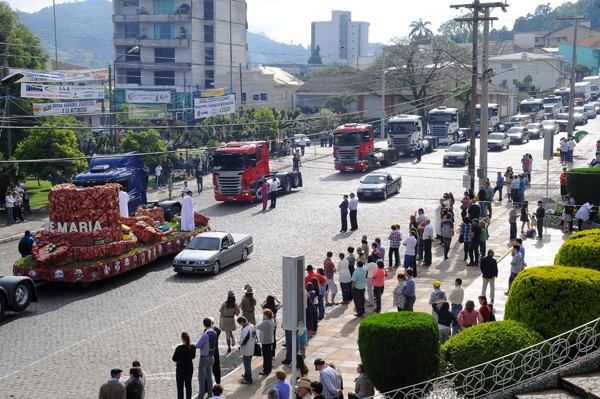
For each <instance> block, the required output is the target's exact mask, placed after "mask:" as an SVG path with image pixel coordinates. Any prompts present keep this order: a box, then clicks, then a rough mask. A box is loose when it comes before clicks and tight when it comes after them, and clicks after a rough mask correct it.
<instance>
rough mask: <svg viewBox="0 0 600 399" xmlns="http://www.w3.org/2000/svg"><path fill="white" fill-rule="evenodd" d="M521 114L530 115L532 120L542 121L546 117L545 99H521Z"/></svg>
mask: <svg viewBox="0 0 600 399" xmlns="http://www.w3.org/2000/svg"><path fill="white" fill-rule="evenodd" d="M519 114H522V115H530V116H531V121H532V122H541V121H542V120H543V119H544V101H543V100H541V99H538V98H529V99H527V100H523V101H521V104H519Z"/></svg>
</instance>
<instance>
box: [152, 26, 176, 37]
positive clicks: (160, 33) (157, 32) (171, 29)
mask: <svg viewBox="0 0 600 399" xmlns="http://www.w3.org/2000/svg"><path fill="white" fill-rule="evenodd" d="M174 36H175V25H173V24H154V38H155V39H173V37H174Z"/></svg>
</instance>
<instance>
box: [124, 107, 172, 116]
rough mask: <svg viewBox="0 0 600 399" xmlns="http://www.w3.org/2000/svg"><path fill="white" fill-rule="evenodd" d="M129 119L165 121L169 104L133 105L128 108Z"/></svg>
mask: <svg viewBox="0 0 600 399" xmlns="http://www.w3.org/2000/svg"><path fill="white" fill-rule="evenodd" d="M127 108H128V110H129V119H164V118H165V115H166V114H167V104H131V105H128V106H127Z"/></svg>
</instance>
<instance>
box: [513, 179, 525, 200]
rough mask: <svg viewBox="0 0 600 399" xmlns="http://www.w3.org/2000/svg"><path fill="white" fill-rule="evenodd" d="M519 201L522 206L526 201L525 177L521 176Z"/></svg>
mask: <svg viewBox="0 0 600 399" xmlns="http://www.w3.org/2000/svg"><path fill="white" fill-rule="evenodd" d="M518 193H519V200H518V202H519V203H520V204H523V201H525V175H519V191H518ZM513 202H515V200H514V199H513Z"/></svg>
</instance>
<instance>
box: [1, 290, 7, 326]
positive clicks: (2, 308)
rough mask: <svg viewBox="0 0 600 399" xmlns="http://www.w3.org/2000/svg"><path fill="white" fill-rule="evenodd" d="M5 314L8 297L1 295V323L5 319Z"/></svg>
mask: <svg viewBox="0 0 600 399" xmlns="http://www.w3.org/2000/svg"><path fill="white" fill-rule="evenodd" d="M4 312H6V297H5V296H4V295H3V294H0V321H2V319H3V318H4Z"/></svg>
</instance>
